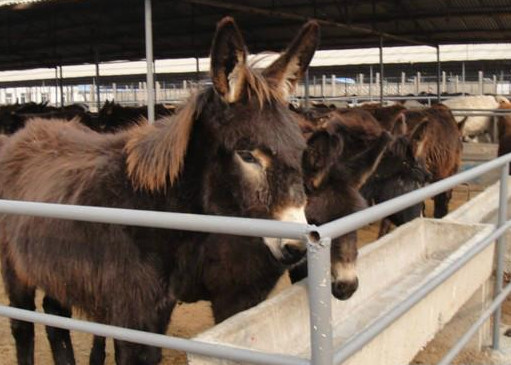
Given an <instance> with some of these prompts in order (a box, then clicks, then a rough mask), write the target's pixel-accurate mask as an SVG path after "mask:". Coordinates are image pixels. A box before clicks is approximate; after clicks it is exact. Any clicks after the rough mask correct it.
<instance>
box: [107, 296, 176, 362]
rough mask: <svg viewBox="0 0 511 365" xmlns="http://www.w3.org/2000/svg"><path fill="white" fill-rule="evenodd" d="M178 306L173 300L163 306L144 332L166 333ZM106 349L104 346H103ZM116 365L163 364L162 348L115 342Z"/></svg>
mask: <svg viewBox="0 0 511 365" xmlns="http://www.w3.org/2000/svg"><path fill="white" fill-rule="evenodd" d="M175 305H176V301H174V300H172V301H169V302H168V303H166V304H165V305H163V306H162V308H161V309H159V310H158V311H157V313H156V316H155V318H154V320H152V321H151V322H152V323H151V324H150V325H148V326H147V327H146V328H142V330H145V331H148V332H153V333H161V334H163V333H165V332H166V331H167V327H168V324H169V321H170V315H171V314H172V311H173V309H174V307H175ZM103 348H104V344H103ZM114 350H115V363H116V364H117V365H156V364H159V363H160V362H161V358H162V355H161V352H162V350H161V348H160V347H154V346H146V345H140V344H136V343H131V342H126V341H119V340H114Z"/></svg>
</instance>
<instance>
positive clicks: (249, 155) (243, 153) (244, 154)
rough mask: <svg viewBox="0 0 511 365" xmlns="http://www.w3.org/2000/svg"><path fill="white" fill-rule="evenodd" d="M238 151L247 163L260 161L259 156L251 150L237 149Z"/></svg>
mask: <svg viewBox="0 0 511 365" xmlns="http://www.w3.org/2000/svg"><path fill="white" fill-rule="evenodd" d="M236 153H237V154H238V156H240V157H241V159H242V160H243V161H245V162H246V163H258V161H257V158H255V157H254V155H253V154H252V152H250V151H236Z"/></svg>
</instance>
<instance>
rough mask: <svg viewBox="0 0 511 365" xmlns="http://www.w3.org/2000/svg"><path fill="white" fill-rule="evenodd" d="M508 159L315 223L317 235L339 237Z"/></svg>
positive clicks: (467, 179)
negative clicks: (357, 210) (351, 212)
mask: <svg viewBox="0 0 511 365" xmlns="http://www.w3.org/2000/svg"><path fill="white" fill-rule="evenodd" d="M510 161H511V154H507V155H504V156H501V157H498V158H496V159H495V160H492V161H489V162H487V163H485V164H483V165H479V166H476V167H473V168H471V169H470V170H467V171H464V172H461V173H459V174H456V175H454V176H451V177H449V178H446V179H443V180H441V181H438V182H436V183H434V184H431V185H429V186H426V187H424V188H422V189H420V190H416V191H413V192H411V193H407V194H404V195H401V196H399V197H397V198H394V199H391V200H388V201H386V202H383V203H380V204H378V205H375V206H373V207H370V208H368V209H364V210H362V211H359V212H357V213H354V214H350V215H348V216H346V217H343V218H339V219H336V220H334V221H332V222H329V223H326V224H323V225H321V226H318V227H317V228H316V231H317V233H319V235H320V237H331V238H336V237H339V236H342V235H344V234H346V233H349V232H352V231H354V230H356V229H359V228H361V227H363V226H365V225H367V224H370V223H372V222H374V221H377V220H379V219H382V218H385V217H387V216H389V215H391V214H393V213H396V212H398V211H400V210H402V209H405V208H407V207H409V206H411V205H414V204H417V203H419V202H422V201H424V200H425V199H427V198H430V197H433V196H435V195H437V194H439V193H441V192H444V191H446V190H449V189H452V188H454V187H455V186H457V185H459V184H462V183H465V182H467V181H470V180H472V179H474V178H476V177H478V176H480V175H482V174H485V173H487V172H489V171H491V170H494V169H496V168H498V167H501V166H503V165H504V164H506V163H509V162H510Z"/></svg>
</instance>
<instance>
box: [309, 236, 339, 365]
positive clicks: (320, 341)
mask: <svg viewBox="0 0 511 365" xmlns="http://www.w3.org/2000/svg"><path fill="white" fill-rule="evenodd" d="M331 243H332V240H331V239H330V238H322V239H321V240H320V241H318V242H314V241H313V240H312V239H311V238H310V237H309V238H308V239H307V261H308V265H307V266H308V277H309V278H308V288H309V292H308V294H309V306H310V331H311V363H312V364H313V365H327V364H328V365H332V363H333V343H332V299H331V295H332V294H331V291H332V290H331V277H330V245H331Z"/></svg>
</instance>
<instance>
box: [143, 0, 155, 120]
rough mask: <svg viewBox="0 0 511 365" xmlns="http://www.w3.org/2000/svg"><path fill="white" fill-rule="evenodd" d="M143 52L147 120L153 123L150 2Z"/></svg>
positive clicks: (146, 7)
mask: <svg viewBox="0 0 511 365" xmlns="http://www.w3.org/2000/svg"><path fill="white" fill-rule="evenodd" d="M145 51H146V63H147V87H146V95H147V119H148V120H149V123H150V124H152V123H154V55H153V22H152V10H151V0H145Z"/></svg>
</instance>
